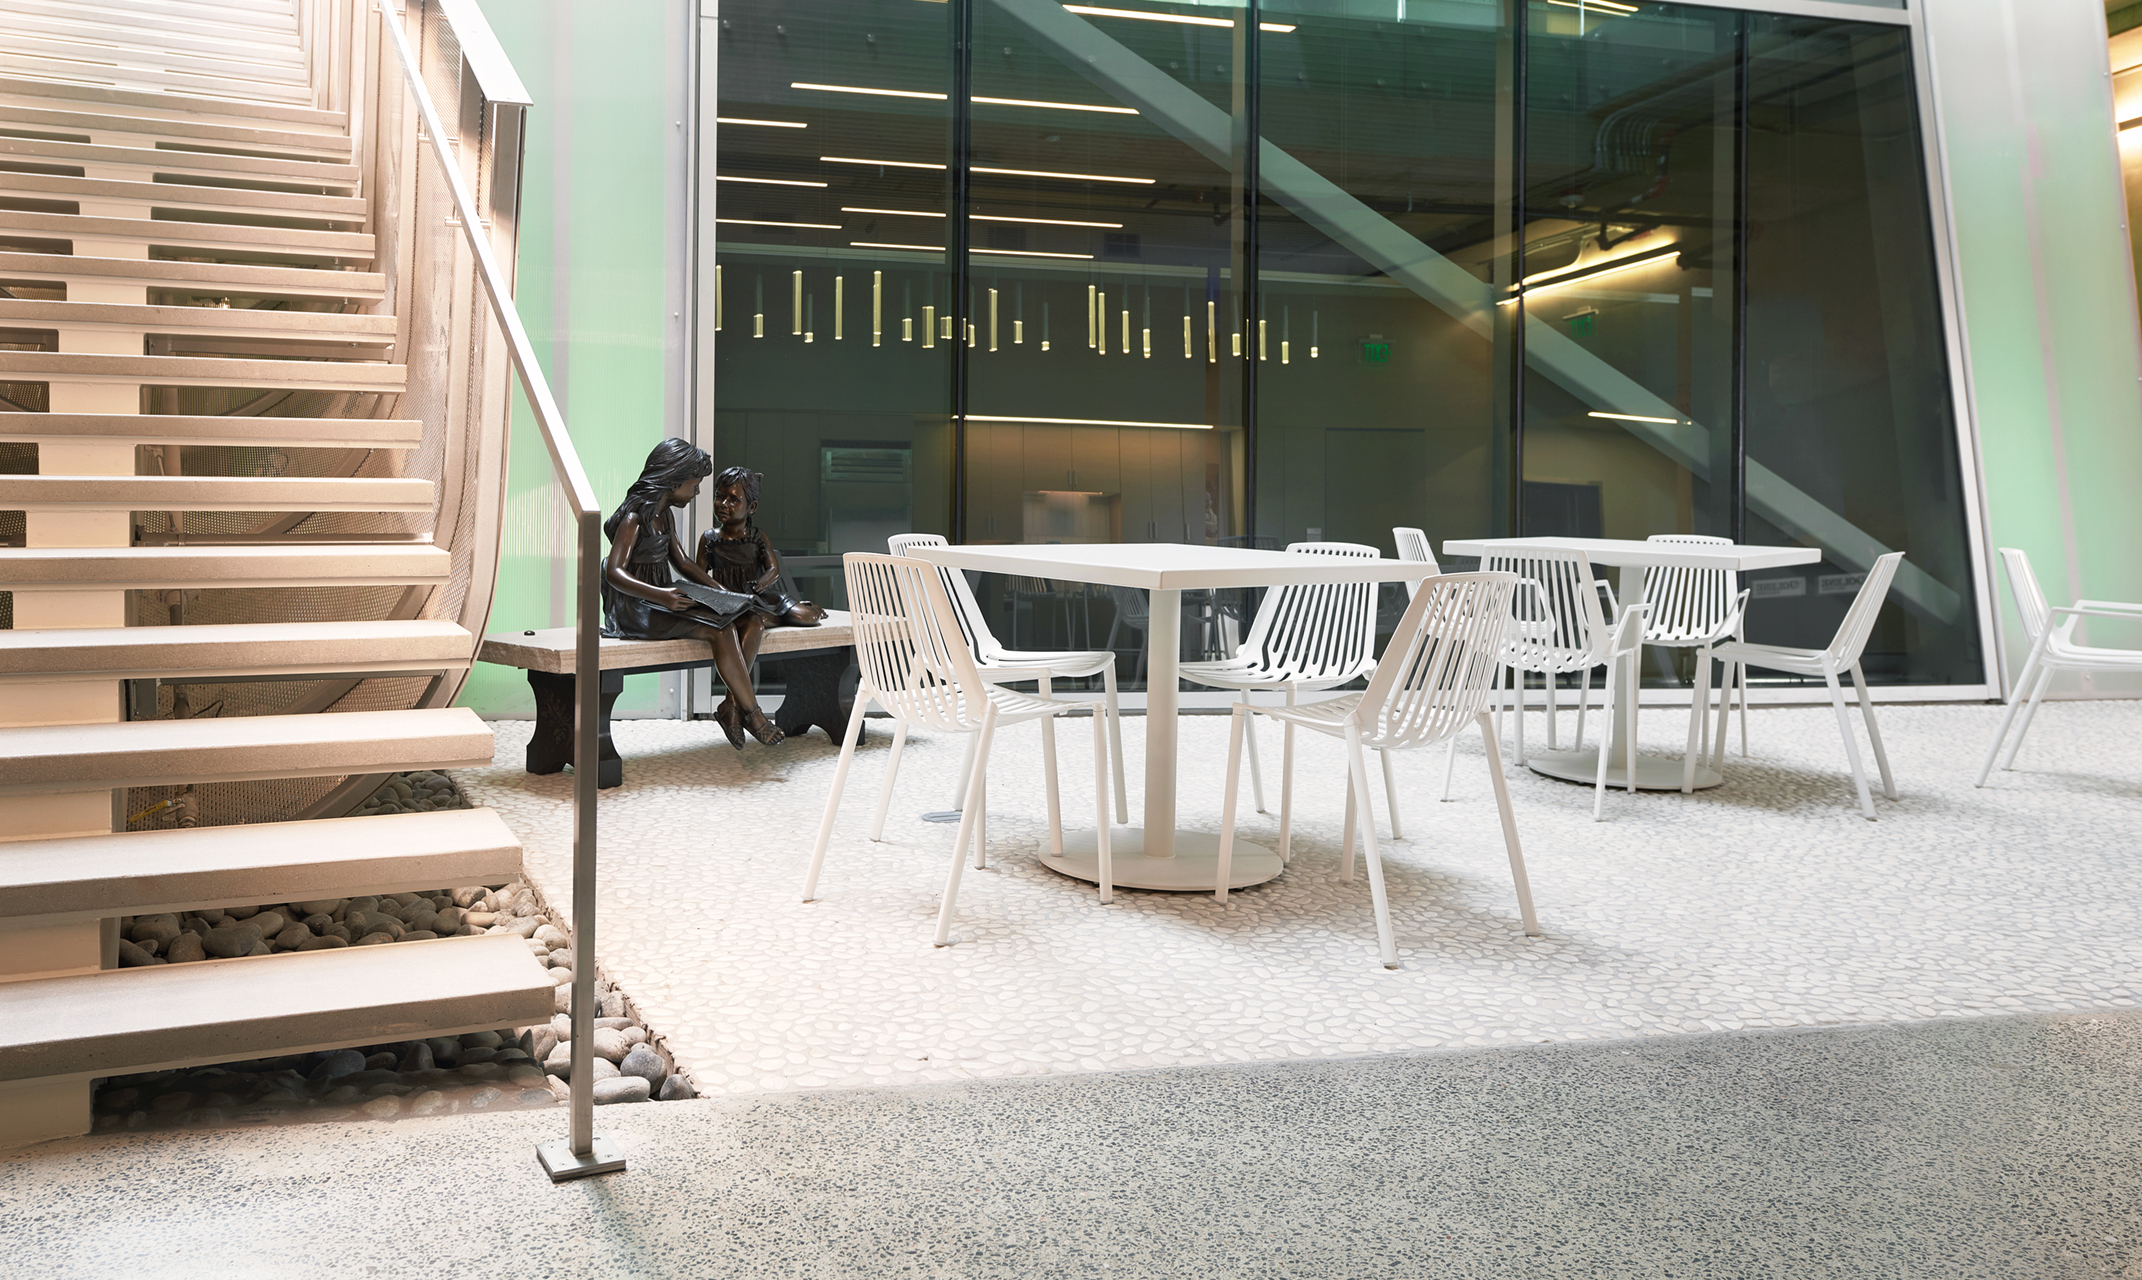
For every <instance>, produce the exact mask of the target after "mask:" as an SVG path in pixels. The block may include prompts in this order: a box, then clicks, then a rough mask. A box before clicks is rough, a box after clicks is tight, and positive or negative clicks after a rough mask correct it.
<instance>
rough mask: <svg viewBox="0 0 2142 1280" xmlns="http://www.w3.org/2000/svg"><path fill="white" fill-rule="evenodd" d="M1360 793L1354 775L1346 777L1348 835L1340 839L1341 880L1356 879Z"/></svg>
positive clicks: (1350, 773)
mask: <svg viewBox="0 0 2142 1280" xmlns="http://www.w3.org/2000/svg"><path fill="white" fill-rule="evenodd" d="M1360 803H1361V798H1360V793H1359V792H1357V791H1355V790H1354V775H1353V773H1352V772H1351V771H1349V772H1348V773H1347V775H1346V833H1345V834H1344V835H1343V836H1341V837H1340V838H1339V878H1340V879H1342V880H1351V879H1353V878H1354V826H1355V823H1356V822H1357V820H1358V819H1359V818H1360V816H1361V810H1360V808H1359V805H1360Z"/></svg>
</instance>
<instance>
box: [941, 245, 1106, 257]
mask: <svg viewBox="0 0 2142 1280" xmlns="http://www.w3.org/2000/svg"><path fill="white" fill-rule="evenodd" d="M967 252H969V253H994V254H996V255H998V256H999V257H1006V258H1091V257H1092V256H1093V255H1092V254H1090V253H1043V252H1042V251H1041V250H1039V249H976V248H972V247H970V248H969V249H968V250H967Z"/></svg>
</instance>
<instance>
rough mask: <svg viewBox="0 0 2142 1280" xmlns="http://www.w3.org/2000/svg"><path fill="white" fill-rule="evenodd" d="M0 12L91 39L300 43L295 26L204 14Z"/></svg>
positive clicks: (59, 0) (44, 8)
mask: <svg viewBox="0 0 2142 1280" xmlns="http://www.w3.org/2000/svg"><path fill="white" fill-rule="evenodd" d="M0 13H11V14H16V15H19V16H21V17H43V18H45V19H47V20H58V21H63V22H70V23H72V24H74V25H76V26H79V27H82V28H84V29H85V31H86V32H88V33H90V34H91V35H92V37H94V35H95V34H96V33H99V32H103V31H109V30H111V29H112V28H113V27H115V26H123V27H124V28H126V29H127V30H128V31H131V32H152V31H153V32H163V31H169V32H173V33H176V34H181V35H185V34H198V35H202V36H208V37H215V38H221V39H224V40H235V39H246V40H251V41H254V42H257V43H259V44H260V45H262V46H263V47H288V48H297V47H298V46H299V44H300V42H299V39H298V33H297V28H296V26H295V25H294V24H284V25H282V26H280V27H276V26H267V25H261V24H257V23H233V22H228V21H219V20H217V18H215V17H211V16H208V15H207V14H205V13H203V14H198V15H195V14H179V13H174V12H170V11H165V12H154V11H149V10H145V9H135V10H131V11H118V10H114V9H113V8H112V7H111V6H109V5H105V4H96V3H87V2H85V0H0Z"/></svg>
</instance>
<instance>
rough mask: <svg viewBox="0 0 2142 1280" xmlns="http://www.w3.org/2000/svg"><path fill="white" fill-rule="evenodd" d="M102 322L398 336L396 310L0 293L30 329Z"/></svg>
mask: <svg viewBox="0 0 2142 1280" xmlns="http://www.w3.org/2000/svg"><path fill="white" fill-rule="evenodd" d="M79 325H97V326H100V327H107V328H116V329H130V330H139V331H140V332H142V333H144V334H150V333H184V334H214V335H218V336H232V337H236V336H241V335H242V336H245V337H252V338H284V339H301V340H311V341H315V342H361V343H366V344H367V345H372V346H377V345H378V344H379V343H380V342H381V341H382V340H384V339H392V338H393V337H394V326H395V318H394V317H393V316H368V315H348V314H344V313H341V312H335V311H279V310H274V309H271V308H268V307H169V306H132V305H129V304H126V303H118V302H46V301H43V300H41V299H26V298H0V326H7V327H20V328H25V329H43V328H48V327H50V328H65V327H68V326H79Z"/></svg>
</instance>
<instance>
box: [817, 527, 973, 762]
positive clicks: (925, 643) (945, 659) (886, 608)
mask: <svg viewBox="0 0 2142 1280" xmlns="http://www.w3.org/2000/svg"><path fill="white" fill-rule="evenodd" d="M841 568H842V571H843V572H844V573H845V575H846V577H847V581H848V613H849V616H850V617H851V618H852V619H853V623H854V626H855V661H856V665H857V666H858V667H860V668H861V669H862V679H863V684H864V686H865V688H866V689H867V690H868V693H867V694H864V693H858V694H857V695H856V696H857V697H864V696H868V697H870V698H872V699H874V700H876V702H877V703H878V705H880V706H882V707H884V708H885V709H886V710H887V711H889V712H891V713H892V715H893V716H894V717H896V718H897V719H900V720H902V721H905V722H906V723H909V724H917V725H925V726H928V727H930V728H933V729H944V730H948V731H957V732H964V731H966V730H970V729H977V728H980V727H981V723H982V712H983V710H984V709H986V708H987V707H988V705H989V695H988V690H987V687H986V686H985V685H984V684H983V683H982V677H981V674H980V672H978V671H977V670H976V669H975V665H974V655H973V653H971V652H969V651H968V648H967V645H966V643H965V639H964V637H962V636H961V634H960V630H959V623H958V620H957V616H956V615H955V613H954V612H953V608H952V600H951V597H950V596H949V595H948V594H947V593H946V591H945V584H944V581H943V579H942V578H940V577H939V576H938V574H937V572H936V570H937V566H936V565H933V564H930V563H928V562H927V561H923V560H916V559H914V558H912V557H909V556H880V555H872V554H870V553H868V552H864V551H851V552H849V553H848V554H847V555H845V556H842V557H841Z"/></svg>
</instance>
